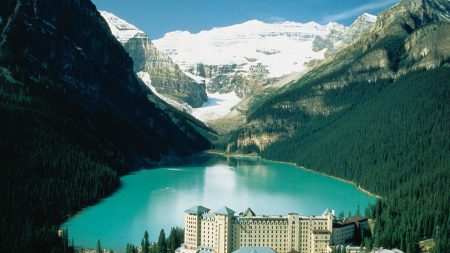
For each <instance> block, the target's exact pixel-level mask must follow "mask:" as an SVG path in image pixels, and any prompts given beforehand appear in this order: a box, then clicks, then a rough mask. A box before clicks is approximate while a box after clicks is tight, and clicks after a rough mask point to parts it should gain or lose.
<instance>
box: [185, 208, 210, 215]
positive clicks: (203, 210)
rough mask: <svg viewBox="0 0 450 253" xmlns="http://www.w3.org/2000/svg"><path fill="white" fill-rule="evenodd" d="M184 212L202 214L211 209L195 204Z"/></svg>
mask: <svg viewBox="0 0 450 253" xmlns="http://www.w3.org/2000/svg"><path fill="white" fill-rule="evenodd" d="M184 212H185V213H189V214H202V213H207V212H209V209H208V208H206V207H204V206H193V207H191V208H189V209H187V210H186V211H184Z"/></svg>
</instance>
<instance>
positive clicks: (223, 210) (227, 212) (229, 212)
mask: <svg viewBox="0 0 450 253" xmlns="http://www.w3.org/2000/svg"><path fill="white" fill-rule="evenodd" d="M215 213H216V214H223V215H233V214H234V213H235V211H233V210H231V209H230V208H228V207H226V206H224V207H222V208H220V209H219V210H217V211H216V212H215Z"/></svg>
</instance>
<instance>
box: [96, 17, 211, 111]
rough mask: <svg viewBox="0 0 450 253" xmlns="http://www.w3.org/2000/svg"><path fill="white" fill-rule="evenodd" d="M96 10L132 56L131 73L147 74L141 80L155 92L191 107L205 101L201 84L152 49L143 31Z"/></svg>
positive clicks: (202, 84)
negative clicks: (143, 79)
mask: <svg viewBox="0 0 450 253" xmlns="http://www.w3.org/2000/svg"><path fill="white" fill-rule="evenodd" d="M100 13H101V15H102V16H103V18H104V19H105V20H106V22H107V23H108V25H109V28H110V29H111V32H112V34H113V35H114V36H115V37H116V39H117V40H118V41H119V42H120V43H121V44H122V45H123V47H124V48H125V50H126V51H127V52H128V54H129V55H130V57H131V58H132V59H133V62H134V65H133V69H134V72H136V73H139V72H144V73H147V74H148V75H149V76H150V82H145V83H146V84H147V85H149V86H150V88H152V89H154V90H155V91H156V92H157V93H158V95H161V96H162V97H163V98H164V99H166V100H167V99H171V100H174V101H176V102H177V103H179V104H184V103H187V104H188V105H189V106H192V107H200V106H202V104H203V102H206V101H207V100H208V98H207V95H206V91H205V90H206V88H205V84H204V83H203V82H197V81H195V80H194V79H192V78H190V77H188V76H187V75H186V74H184V73H183V72H182V71H181V70H180V68H179V67H178V66H177V65H176V64H175V63H173V61H172V60H171V59H170V58H169V57H168V56H167V55H165V54H164V53H162V52H160V51H159V50H158V49H156V47H155V46H154V45H153V43H152V42H151V41H150V39H149V37H148V36H147V35H146V34H145V33H144V32H143V31H141V30H139V29H138V28H137V27H135V26H134V25H132V24H129V23H128V22H126V21H125V20H123V19H120V18H119V17H117V16H115V15H114V14H112V13H109V12H105V11H101V12H100Z"/></svg>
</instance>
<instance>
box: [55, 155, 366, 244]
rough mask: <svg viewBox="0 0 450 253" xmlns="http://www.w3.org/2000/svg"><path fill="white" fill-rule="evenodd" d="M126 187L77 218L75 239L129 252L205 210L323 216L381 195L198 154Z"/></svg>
mask: <svg viewBox="0 0 450 253" xmlns="http://www.w3.org/2000/svg"><path fill="white" fill-rule="evenodd" d="M121 182H122V186H121V188H120V189H119V190H118V191H116V192H115V193H114V194H113V195H111V196H109V197H108V198H105V199H104V200H102V201H101V202H100V203H98V204H96V205H94V206H91V207H87V208H85V209H83V210H82V211H81V212H79V213H78V214H77V215H75V216H73V217H72V218H71V219H69V220H68V221H67V222H66V223H65V224H63V227H67V228H68V229H69V240H71V239H72V238H73V239H74V242H75V245H77V246H84V247H91V248H94V247H95V245H96V243H97V240H98V239H100V241H101V245H102V247H104V248H108V249H114V250H117V251H120V252H124V251H125V246H126V244H127V243H133V244H135V245H140V242H141V239H142V237H143V234H144V231H145V230H148V232H149V234H150V239H151V241H156V240H157V237H158V235H159V231H160V230H161V228H164V230H165V231H166V235H168V233H169V232H170V228H171V227H174V226H180V227H183V226H184V224H183V220H184V210H186V209H188V208H189V207H191V206H194V205H203V206H206V207H208V208H210V209H211V210H213V211H214V210H217V209H219V208H220V207H222V206H224V205H225V206H228V207H229V208H231V209H233V210H235V211H236V212H237V213H239V212H242V211H244V210H245V209H246V208H247V207H251V208H252V209H253V210H254V211H255V213H256V214H287V213H290V212H297V213H299V214H301V215H320V214H321V213H322V212H323V211H324V210H325V209H326V208H330V209H334V210H335V211H336V214H337V213H339V212H340V211H344V212H345V214H346V215H347V213H348V212H352V213H355V210H356V209H357V207H358V206H359V207H360V210H361V212H362V213H364V209H365V208H366V206H367V205H368V204H369V203H372V202H374V201H375V198H373V197H371V196H369V195H367V194H365V193H363V192H361V191H360V190H358V189H357V188H356V187H355V186H354V185H352V184H349V183H345V182H342V181H339V180H336V179H333V178H330V177H326V176H323V175H320V174H317V173H313V172H309V171H306V170H303V169H300V168H298V167H295V166H293V165H289V164H284V163H277V162H271V161H266V160H262V159H258V158H246V157H243V158H235V157H233V158H225V157H219V156H197V157H195V158H192V161H191V162H189V163H188V164H187V165H185V166H180V167H166V168H157V169H151V170H140V171H137V172H134V173H132V174H129V175H127V176H124V177H122V178H121Z"/></svg>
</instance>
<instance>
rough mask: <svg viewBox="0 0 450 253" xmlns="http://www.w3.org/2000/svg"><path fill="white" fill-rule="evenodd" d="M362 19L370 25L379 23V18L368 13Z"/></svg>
mask: <svg viewBox="0 0 450 253" xmlns="http://www.w3.org/2000/svg"><path fill="white" fill-rule="evenodd" d="M360 18H361V19H362V20H365V21H367V22H370V23H375V21H377V16H375V15H372V14H369V13H367V12H365V13H363V14H362V15H361V16H360Z"/></svg>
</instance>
